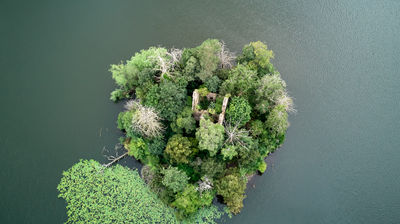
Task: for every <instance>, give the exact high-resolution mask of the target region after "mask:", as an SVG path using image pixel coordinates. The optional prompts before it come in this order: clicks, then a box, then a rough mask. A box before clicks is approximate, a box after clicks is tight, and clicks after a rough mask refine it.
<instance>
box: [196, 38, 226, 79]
mask: <svg viewBox="0 0 400 224" xmlns="http://www.w3.org/2000/svg"><path fill="white" fill-rule="evenodd" d="M220 52H221V43H220V42H219V41H218V40H216V39H208V40H206V41H204V42H203V43H202V44H201V45H200V46H198V47H197V48H196V50H195V55H196V56H197V58H198V61H199V64H200V71H199V72H198V73H197V74H196V76H197V77H198V78H200V80H201V81H203V82H205V81H206V80H207V79H209V78H210V77H211V76H212V75H213V72H214V71H215V70H217V68H218V65H219V64H220V58H219V55H218V54H219V53H220Z"/></svg>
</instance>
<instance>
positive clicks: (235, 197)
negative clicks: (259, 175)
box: [216, 173, 247, 214]
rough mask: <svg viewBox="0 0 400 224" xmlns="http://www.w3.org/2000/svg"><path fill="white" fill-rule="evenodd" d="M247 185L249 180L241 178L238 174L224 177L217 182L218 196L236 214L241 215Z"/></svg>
mask: <svg viewBox="0 0 400 224" xmlns="http://www.w3.org/2000/svg"><path fill="white" fill-rule="evenodd" d="M246 183H247V178H245V177H240V176H239V174H237V173H233V174H229V175H227V176H224V177H223V178H221V179H220V180H218V181H217V182H216V189H217V194H218V195H221V196H222V197H223V198H224V202H225V203H226V204H227V205H228V207H229V210H230V211H231V212H232V213H234V214H237V213H239V212H240V210H241V209H242V207H243V199H244V198H245V195H244V190H245V189H246Z"/></svg>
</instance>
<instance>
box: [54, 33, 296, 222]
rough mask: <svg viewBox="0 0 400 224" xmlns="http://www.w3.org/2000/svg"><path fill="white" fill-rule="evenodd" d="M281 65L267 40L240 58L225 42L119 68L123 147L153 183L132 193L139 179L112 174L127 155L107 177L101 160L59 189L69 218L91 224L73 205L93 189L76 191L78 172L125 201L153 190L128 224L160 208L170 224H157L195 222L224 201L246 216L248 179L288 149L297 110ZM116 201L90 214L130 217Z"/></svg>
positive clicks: (154, 54)
mask: <svg viewBox="0 0 400 224" xmlns="http://www.w3.org/2000/svg"><path fill="white" fill-rule="evenodd" d="M273 57H274V54H273V52H272V51H271V50H269V49H268V48H267V45H265V44H264V43H262V42H260V41H257V42H251V43H250V44H248V45H245V46H244V47H243V50H242V53H241V54H240V55H238V56H235V54H234V53H232V52H230V51H229V50H228V49H227V47H226V46H225V43H224V42H222V41H219V40H216V39H208V40H206V41H204V42H203V43H202V44H201V45H199V46H197V47H194V48H184V49H175V48H173V49H166V48H163V47H150V48H149V49H147V50H141V51H140V52H138V53H136V54H135V55H134V56H133V57H131V58H130V59H128V60H127V61H126V62H121V63H120V64H115V65H111V68H110V72H111V74H112V78H113V79H114V80H115V83H116V85H117V86H118V87H117V89H115V90H114V91H113V92H112V93H111V97H110V99H111V100H113V101H115V102H118V101H124V105H125V107H124V108H125V109H124V111H122V112H121V113H120V114H119V115H118V118H117V127H118V129H120V130H121V131H122V132H123V133H124V135H123V137H122V139H121V142H122V143H123V145H124V147H125V149H126V153H125V154H124V155H122V156H125V155H129V156H133V157H134V158H135V159H137V160H138V161H140V162H141V163H142V164H143V167H142V170H141V178H142V179H143V181H144V182H143V184H142V183H141V184H138V185H137V186H136V185H135V186H133V184H134V183H130V181H132V179H135V180H134V181H133V182H135V181H138V180H137V178H138V174H137V173H135V172H131V171H128V170H127V168H123V167H121V166H119V165H117V166H115V167H110V166H111V165H112V163H114V162H116V161H118V159H119V158H120V157H118V158H117V159H115V160H114V161H112V162H111V163H109V164H107V165H106V166H103V170H102V171H101V172H102V174H99V170H100V168H101V166H100V165H99V164H98V163H97V162H93V161H81V162H80V163H78V164H76V165H75V166H74V167H73V168H71V169H70V171H67V173H64V177H63V179H62V182H61V183H60V185H59V190H60V192H61V194H60V196H61V197H62V198H65V199H66V201H67V202H68V206H67V207H68V208H69V211H68V215H69V218H70V219H69V220H78V219H79V220H84V219H85V218H87V219H89V215H88V214H84V212H83V213H82V212H81V211H79V214H78V211H76V206H75V205H74V203H76V201H75V200H76V198H74V197H75V196H76V195H79V194H83V191H86V190H87V189H85V188H84V187H82V186H80V185H79V184H76V185H74V184H71V183H70V182H71V181H73V182H75V181H76V180H75V179H72V175H71V172H78V171H76V168H77V167H78V166H81V167H82V169H83V170H82V171H80V172H89V173H91V175H92V176H90V178H88V180H85V181H86V182H87V181H89V182H90V181H93V182H92V183H90V184H93V185H94V186H96V185H97V183H98V181H105V182H106V183H109V184H110V185H107V187H109V188H112V189H115V190H118V191H119V193H120V194H124V195H118V196H117V197H118V198H120V197H122V199H121V200H125V199H126V197H129V196H128V195H127V194H132V191H135V192H136V191H144V192H146V193H145V194H146V197H144V196H143V200H148V201H149V203H152V204H154V205H155V206H154V208H152V210H151V211H149V212H146V211H144V210H143V211H139V210H140V209H141V204H143V203H144V202H143V201H142V202H137V203H138V205H136V207H135V209H138V210H135V209H134V210H130V211H129V212H128V214H129V215H127V214H125V218H127V219H128V218H130V217H136V216H137V214H155V215H156V216H158V214H159V213H160V211H161V210H160V211H159V210H157V209H158V208H159V207H160V208H161V207H162V210H163V212H165V214H163V215H161V216H162V217H164V218H165V219H164V218H163V220H157V221H156V222H161V223H169V221H166V220H168V219H170V217H172V216H173V215H172V213H171V211H174V216H176V217H177V218H178V220H181V221H182V220H190V219H192V220H193V217H198V215H199V214H203V213H204V212H203V213H202V211H204V209H211V210H212V208H213V207H212V206H213V205H212V204H213V200H214V199H215V198H216V196H220V197H221V198H222V200H223V202H224V203H225V204H226V205H227V207H228V209H229V211H230V212H231V213H233V214H237V213H239V212H240V210H241V208H242V207H243V200H244V199H245V198H246V195H245V189H246V184H247V182H248V179H249V177H251V176H252V175H254V174H255V173H257V172H258V173H259V174H262V173H264V172H265V170H266V168H267V164H266V163H265V161H264V160H265V157H267V156H268V155H269V154H270V153H272V152H274V151H275V150H276V149H277V148H278V147H279V146H281V145H282V143H283V141H284V139H285V134H286V130H287V128H288V126H289V122H288V113H289V112H293V111H294V108H293V101H292V99H291V98H290V96H289V94H288V92H287V89H286V83H285V81H283V80H282V79H281V76H280V74H279V72H278V71H277V70H276V69H275V68H274V66H273V65H272V63H271V59H273ZM122 156H121V157H122ZM95 171H96V172H95ZM68 172H69V173H68ZM80 175H81V174H77V175H74V177H73V178H80ZM82 175H84V176H87V177H88V176H89V175H87V174H82ZM127 179H130V180H129V181H128V180H127ZM116 182H118V183H122V185H121V184H118V186H116ZM128 182H129V183H128ZM144 183H145V184H144ZM66 186H67V187H66ZM138 186H140V190H138V189H137V187H138ZM131 187H134V188H136V189H129V188H131ZM92 189H93V188H92ZM140 194H143V193H140ZM84 195H86V196H87V194H84ZM147 195H151V197H150V196H147ZM96 197H102V196H101V194H99V195H97V196H96ZM140 197H142V196H140ZM82 200H88V201H91V200H94V199H90V198H84V199H82ZM96 200H99V203H102V201H103V200H105V199H104V198H97V199H96ZM118 200H120V199H118ZM131 202H132V201H129V203H131ZM161 202H162V203H161ZM110 203H111V204H106V203H105V204H99V207H94V208H88V210H90V211H91V212H95V211H97V210H96V209H97V208H103V209H105V210H106V211H110V213H109V214H108V215H110V218H111V217H114V215H117V214H118V213H121V215H122V212H123V211H125V210H124V209H126V205H124V206H121V208H119V207H118V205H117V204H112V202H110ZM160 203H161V204H160ZM95 204H96V203H95ZM91 206H94V205H91ZM132 206H134V205H132ZM163 206H165V207H163ZM119 209H120V210H119ZM143 209H149V208H144V207H143ZM111 211H113V212H116V214H111V213H113V212H111ZM213 211H214V210H213ZM135 213H137V214H135ZM82 214H84V215H82ZM96 214H97V213H96ZM214 214H217V213H214ZM92 215H93V214H92ZM215 216H218V215H215ZM138 217H140V218H143V217H144V216H141V215H139V216H138ZM146 217H147V216H146ZM101 218H104V217H101ZM115 218H121V217H119V216H118V217H117V216H116V217H115ZM113 219H114V218H113ZM147 219H148V220H153V217H152V216H151V217H147ZM102 220H103V219H102ZM138 220H140V219H138ZM153 221H154V220H153ZM164 221H165V222H164ZM150 222H152V221H150ZM103 223H107V222H103Z"/></svg>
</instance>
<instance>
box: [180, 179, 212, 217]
mask: <svg viewBox="0 0 400 224" xmlns="http://www.w3.org/2000/svg"><path fill="white" fill-rule="evenodd" d="M213 198H214V193H213V192H212V191H206V192H203V193H202V194H201V195H200V193H199V192H198V191H197V189H196V187H195V186H194V185H191V184H189V185H187V187H186V188H185V190H184V191H183V192H181V193H178V195H177V197H176V200H175V201H174V202H173V203H172V206H174V207H176V208H177V209H178V211H179V212H178V217H181V218H183V217H188V216H189V215H191V214H193V213H195V212H196V211H197V210H198V209H199V208H200V207H202V206H209V205H210V204H211V202H212V200H213Z"/></svg>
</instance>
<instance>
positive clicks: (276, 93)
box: [255, 74, 286, 114]
mask: <svg viewBox="0 0 400 224" xmlns="http://www.w3.org/2000/svg"><path fill="white" fill-rule="evenodd" d="M285 88H286V84H285V82H284V81H283V80H282V79H281V78H280V76H279V74H273V75H266V76H264V77H262V79H261V80H260V83H259V86H258V88H257V89H256V91H255V103H256V106H255V109H256V110H258V112H260V113H262V114H263V113H266V112H268V111H269V110H270V109H271V108H272V107H274V106H275V105H276V104H277V103H278V100H279V99H280V98H281V97H282V96H283V95H284V94H285Z"/></svg>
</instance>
